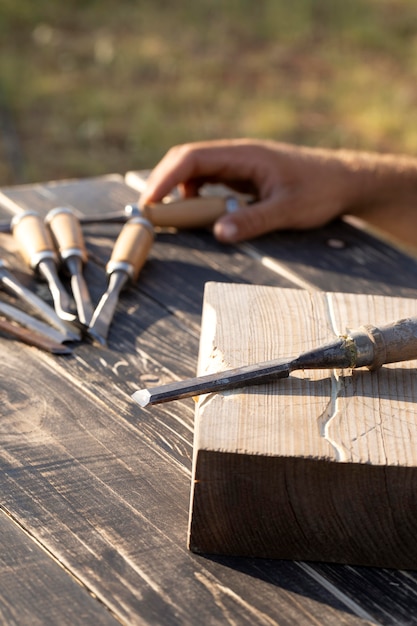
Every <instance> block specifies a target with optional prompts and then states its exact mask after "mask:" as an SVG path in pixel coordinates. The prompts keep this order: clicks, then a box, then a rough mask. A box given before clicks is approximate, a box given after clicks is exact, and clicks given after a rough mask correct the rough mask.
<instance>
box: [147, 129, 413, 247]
mask: <svg viewBox="0 0 417 626" xmlns="http://www.w3.org/2000/svg"><path fill="white" fill-rule="evenodd" d="M205 182H211V183H213V182H217V183H218V182H221V183H224V184H226V185H228V186H230V187H232V188H233V189H236V190H237V191H242V192H248V193H254V194H255V195H256V202H255V203H253V204H251V205H250V206H247V207H244V208H242V209H240V210H239V211H237V212H236V213H233V214H229V215H225V216H223V217H222V218H220V219H219V220H218V221H217V222H216V223H215V224H214V227H213V232H214V235H215V236H216V237H217V239H219V240H220V241H222V242H224V243H234V242H237V241H242V240H245V239H251V238H253V237H256V236H259V235H261V234H264V233H266V232H268V231H272V230H282V229H308V228H316V227H319V226H322V225H324V224H325V223H327V222H329V221H330V220H332V219H334V218H335V217H337V216H340V215H343V214H350V215H354V216H357V217H359V218H361V219H363V220H365V221H367V222H369V223H370V224H371V225H373V226H375V227H377V228H378V229H380V230H382V231H387V232H388V233H390V234H391V235H392V236H393V237H394V238H397V239H398V240H399V241H401V242H403V243H406V244H408V245H412V246H416V247H417V220H416V219H415V216H416V211H417V159H416V158H412V157H406V156H397V155H381V154H376V153H375V154H372V153H363V152H355V151H344V150H343V151H342V150H330V149H327V150H326V149H318V148H308V147H302V146H295V145H291V144H284V143H279V142H273V141H260V140H259V141H257V140H249V139H235V140H221V141H208V142H197V143H190V144H184V145H180V146H175V147H173V148H171V149H170V150H169V151H168V152H167V154H166V155H165V157H164V158H163V159H162V160H161V161H160V162H159V163H158V164H157V166H156V167H155V168H154V169H153V171H152V173H151V175H150V178H149V180H148V183H147V188H146V190H145V192H144V193H143V194H142V197H141V204H142V205H144V204H149V203H152V202H158V201H160V200H162V198H163V197H164V196H166V195H167V194H168V193H169V192H170V191H172V189H173V188H174V187H179V189H180V191H181V193H182V195H183V196H184V197H191V196H194V195H197V194H198V190H199V187H201V185H202V184H204V183H205Z"/></svg>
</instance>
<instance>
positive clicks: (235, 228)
mask: <svg viewBox="0 0 417 626" xmlns="http://www.w3.org/2000/svg"><path fill="white" fill-rule="evenodd" d="M281 204H282V202H281V203H280V202H279V200H278V199H277V198H276V197H275V198H268V199H265V200H262V201H260V202H256V203H254V204H251V205H249V206H246V207H244V208H241V209H239V210H238V211H236V212H234V213H229V214H227V215H224V216H222V217H221V218H220V219H218V220H217V222H216V223H215V224H214V228H213V233H214V236H215V237H216V239H218V240H219V241H221V242H223V243H236V242H238V241H243V240H245V239H253V238H254V237H258V236H259V235H263V234H265V233H267V232H268V231H271V230H276V229H279V228H284V227H285V226H286V224H285V222H286V219H285V210H284V211H281V206H280V205H281Z"/></svg>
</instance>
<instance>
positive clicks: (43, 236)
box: [12, 211, 55, 268]
mask: <svg viewBox="0 0 417 626" xmlns="http://www.w3.org/2000/svg"><path fill="white" fill-rule="evenodd" d="M12 231H13V236H14V238H15V240H16V242H17V244H18V246H19V249H20V252H21V254H22V256H23V258H24V260H25V262H26V263H27V264H28V265H29V266H30V267H32V268H36V267H37V265H38V264H39V262H40V261H41V260H42V259H43V258H55V254H54V245H53V241H52V238H51V235H50V233H49V232H48V230H47V229H46V227H45V224H44V223H43V220H42V218H41V217H40V215H38V214H37V213H35V212H34V211H27V212H25V213H21V214H19V215H17V216H16V217H15V218H14V219H13V220H12Z"/></svg>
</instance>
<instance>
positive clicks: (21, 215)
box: [11, 211, 39, 230]
mask: <svg viewBox="0 0 417 626" xmlns="http://www.w3.org/2000/svg"><path fill="white" fill-rule="evenodd" d="M28 215H33V216H35V217H38V216H39V213H37V212H36V211H24V212H23V213H18V214H17V215H14V216H13V218H12V221H11V227H12V230H13V229H14V228H15V227H16V226H17V225H18V224H19V222H21V221H22V220H23V219H24V218H25V217H28Z"/></svg>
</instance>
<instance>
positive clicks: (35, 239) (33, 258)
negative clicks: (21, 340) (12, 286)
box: [12, 211, 76, 322]
mask: <svg viewBox="0 0 417 626" xmlns="http://www.w3.org/2000/svg"><path fill="white" fill-rule="evenodd" d="M12 231H13V236H14V238H15V239H16V241H17V243H18V245H19V249H20V252H21V254H22V256H23V258H24V260H25V261H26V263H27V264H28V266H29V267H30V268H31V269H33V270H36V271H38V272H39V274H41V275H42V276H43V277H44V278H45V280H46V281H47V283H48V285H49V289H50V291H51V294H52V298H53V301H54V308H55V311H56V313H57V315H59V317H60V318H61V319H63V320H65V321H67V322H73V321H75V319H76V316H75V315H74V313H73V312H72V306H71V300H70V297H69V295H68V293H67V291H66V290H65V287H64V286H63V284H62V283H61V280H60V279H59V276H58V273H57V268H56V262H57V257H56V254H55V250H54V245H53V242H52V239H51V236H50V234H49V232H48V230H47V229H46V227H45V224H44V223H43V220H42V218H41V217H40V215H39V214H38V213H36V212H35V211H24V212H23V213H19V214H17V215H15V216H14V218H13V220H12Z"/></svg>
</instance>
